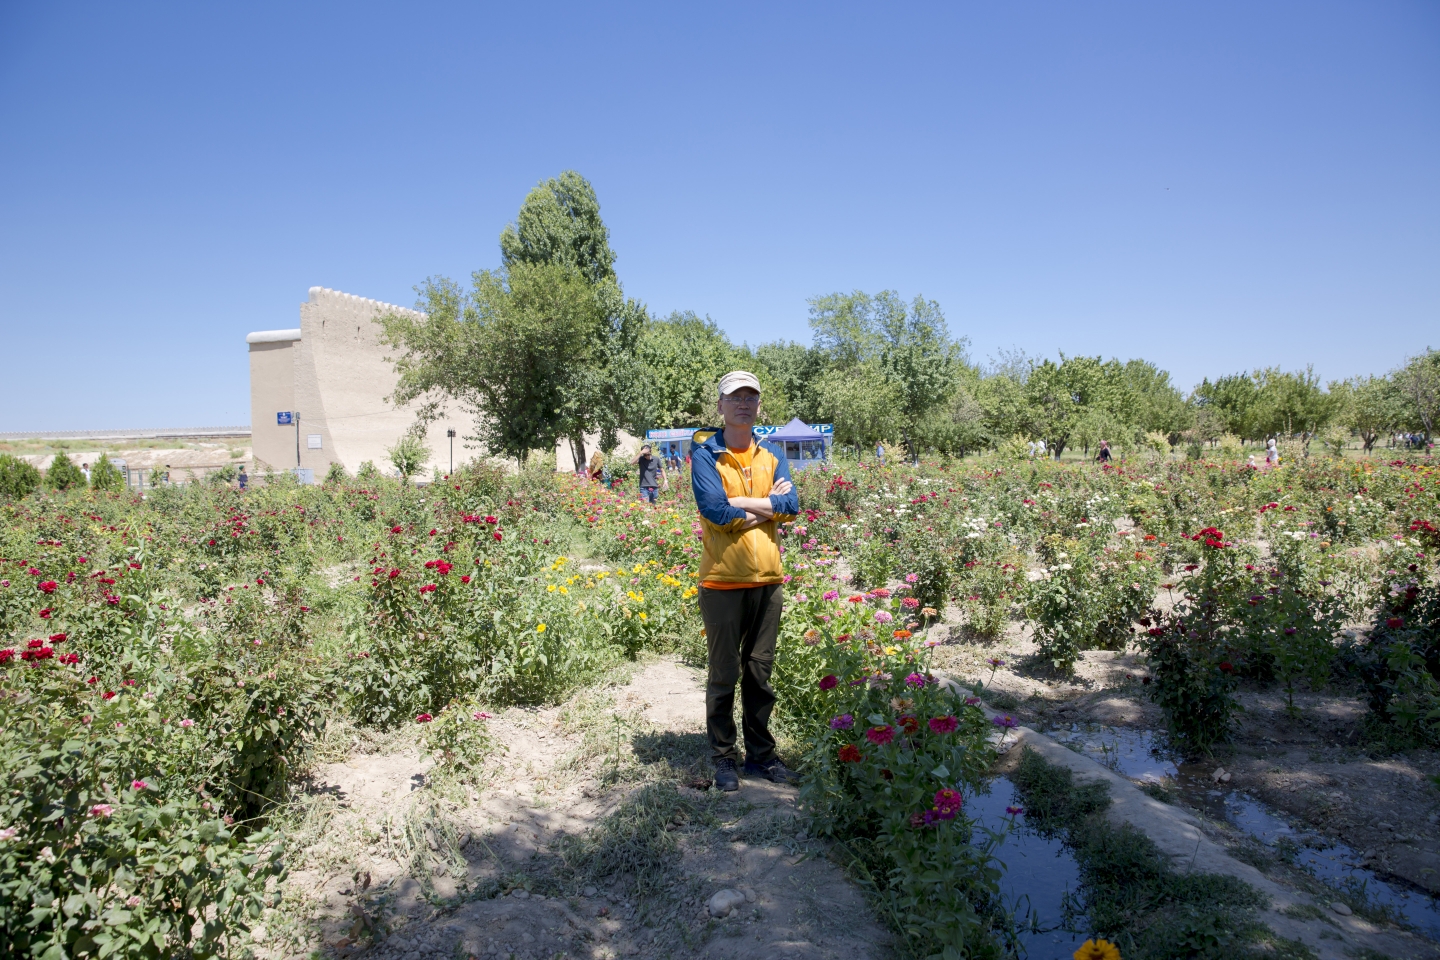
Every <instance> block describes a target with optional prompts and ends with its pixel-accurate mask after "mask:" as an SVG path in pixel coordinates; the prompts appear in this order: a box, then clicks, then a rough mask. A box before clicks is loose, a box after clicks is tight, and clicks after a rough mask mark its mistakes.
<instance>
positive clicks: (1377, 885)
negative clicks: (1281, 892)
mask: <svg viewBox="0 0 1440 960" xmlns="http://www.w3.org/2000/svg"><path fill="white" fill-rule="evenodd" d="M1045 734H1046V736H1049V737H1051V738H1052V739H1054V740H1057V741H1059V742H1060V743H1063V744H1065V745H1066V746H1068V747H1069V748H1070V749H1072V750H1075V751H1077V752H1079V753H1081V754H1083V755H1085V756H1088V757H1090V758H1092V759H1093V760H1095V761H1096V762H1097V763H1100V764H1102V765H1104V766H1106V767H1109V768H1110V769H1111V770H1114V771H1115V772H1116V773H1118V774H1120V775H1121V776H1122V777H1125V778H1126V779H1128V780H1131V781H1133V782H1135V783H1139V784H1145V783H1155V784H1160V783H1165V782H1167V781H1168V782H1169V783H1171V784H1174V785H1175V786H1176V787H1178V788H1179V790H1180V793H1181V795H1182V796H1183V797H1184V798H1185V802H1186V803H1187V804H1188V805H1190V806H1192V807H1194V808H1196V809H1198V810H1200V811H1201V812H1203V813H1205V814H1206V815H1207V816H1209V817H1211V818H1213V819H1217V820H1224V821H1225V822H1227V823H1229V824H1231V825H1232V826H1234V827H1236V828H1237V829H1239V830H1242V831H1244V832H1245V833H1247V834H1249V835H1250V836H1252V837H1254V838H1255V839H1256V840H1259V841H1260V842H1261V843H1263V844H1265V845H1266V846H1269V847H1273V848H1277V849H1278V850H1279V851H1280V852H1282V853H1285V854H1289V853H1291V852H1293V853H1294V858H1295V863H1296V864H1298V865H1300V866H1302V867H1305V868H1306V869H1308V870H1310V871H1311V872H1312V873H1313V874H1314V875H1315V876H1316V877H1318V878H1319V879H1320V880H1322V881H1324V882H1325V883H1327V884H1329V885H1331V886H1333V887H1336V888H1339V889H1341V890H1346V891H1349V892H1351V893H1353V894H1355V895H1363V896H1365V897H1367V898H1368V899H1369V900H1370V902H1371V903H1372V904H1375V905H1376V906H1379V907H1383V908H1388V909H1389V910H1390V911H1391V912H1392V913H1393V914H1394V915H1395V916H1397V917H1400V918H1402V919H1403V920H1404V922H1406V923H1408V924H1409V925H1410V926H1411V927H1413V928H1414V929H1415V930H1417V931H1419V932H1420V933H1422V934H1424V935H1425V936H1427V937H1430V938H1431V939H1434V940H1440V902H1437V901H1436V899H1435V898H1433V897H1431V896H1429V895H1428V894H1425V893H1423V892H1420V891H1417V890H1411V889H1408V888H1406V887H1403V886H1400V885H1396V884H1390V883H1386V882H1385V881H1384V880H1381V879H1380V878H1379V877H1377V876H1376V875H1375V874H1374V873H1373V872H1372V871H1370V870H1367V869H1366V868H1365V867H1364V866H1363V863H1362V860H1361V857H1360V854H1359V853H1358V852H1357V851H1355V850H1352V849H1351V848H1350V847H1348V846H1346V845H1345V844H1343V843H1333V842H1331V841H1330V840H1328V839H1327V838H1324V837H1320V836H1317V835H1316V834H1314V833H1312V832H1309V831H1307V830H1304V829H1301V828H1297V827H1295V826H1293V825H1292V824H1291V823H1290V822H1289V821H1288V820H1286V819H1285V817H1284V816H1282V815H1281V814H1280V813H1278V812H1276V811H1275V810H1272V809H1271V808H1270V807H1268V806H1266V805H1265V804H1264V803H1262V802H1260V801H1259V800H1257V799H1255V798H1254V797H1251V796H1249V795H1248V794H1244V793H1241V792H1240V791H1238V790H1231V789H1228V788H1223V789H1222V788H1221V787H1220V785H1217V784H1216V783H1215V782H1214V781H1213V780H1212V779H1211V778H1210V770H1209V769H1208V768H1207V767H1204V766H1200V765H1195V764H1188V763H1184V762H1180V761H1178V760H1177V759H1176V758H1175V756H1174V755H1173V754H1172V753H1171V752H1170V751H1169V749H1168V748H1167V746H1166V744H1165V738H1164V736H1163V735H1161V734H1157V733H1155V732H1154V731H1151V730H1131V729H1127V728H1123V727H1109V726H1105V725H1103V724H1095V723H1086V724H1079V723H1076V724H1071V725H1070V726H1069V727H1065V728H1059V729H1055V730H1047V731H1045Z"/></svg>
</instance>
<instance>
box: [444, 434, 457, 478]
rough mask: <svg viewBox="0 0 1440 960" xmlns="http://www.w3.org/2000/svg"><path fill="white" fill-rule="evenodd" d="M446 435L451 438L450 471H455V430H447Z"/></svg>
mask: <svg viewBox="0 0 1440 960" xmlns="http://www.w3.org/2000/svg"><path fill="white" fill-rule="evenodd" d="M445 436H447V437H449V438H450V472H451V473H454V472H455V431H454V430H446V431H445Z"/></svg>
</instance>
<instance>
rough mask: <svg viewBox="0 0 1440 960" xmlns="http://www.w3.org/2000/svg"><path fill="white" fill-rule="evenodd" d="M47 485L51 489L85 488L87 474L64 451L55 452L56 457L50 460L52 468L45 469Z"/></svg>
mask: <svg viewBox="0 0 1440 960" xmlns="http://www.w3.org/2000/svg"><path fill="white" fill-rule="evenodd" d="M45 486H47V487H49V488H50V489H51V490H69V489H70V488H71V487H79V488H81V489H84V487H85V474H84V473H83V472H81V470H80V468H79V467H77V466H75V464H73V463H71V462H70V458H69V457H67V456H66V455H65V453H64V452H63V451H62V452H60V453H57V454H55V459H54V460H51V461H50V469H49V470H46V471H45Z"/></svg>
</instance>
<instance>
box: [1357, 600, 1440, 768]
mask: <svg viewBox="0 0 1440 960" xmlns="http://www.w3.org/2000/svg"><path fill="white" fill-rule="evenodd" d="M1341 663H1342V666H1343V667H1344V668H1345V669H1346V671H1347V672H1348V673H1350V674H1351V675H1352V676H1354V677H1356V678H1357V679H1359V680H1360V682H1361V683H1362V684H1363V686H1364V688H1365V692H1366V695H1367V699H1368V701H1369V706H1370V711H1371V716H1372V717H1373V718H1374V719H1375V720H1376V721H1377V722H1378V723H1380V724H1382V725H1384V726H1388V727H1390V728H1393V729H1394V730H1395V731H1396V732H1397V733H1398V734H1400V735H1401V737H1403V738H1408V739H1409V740H1411V741H1412V742H1414V743H1423V744H1426V745H1430V746H1434V745H1436V744H1440V587H1436V586H1433V585H1432V586H1425V587H1421V586H1420V585H1419V584H1418V583H1416V582H1410V583H1407V584H1405V585H1404V586H1403V588H1402V590H1400V591H1397V595H1396V596H1394V597H1393V598H1391V599H1390V600H1389V602H1387V603H1386V604H1384V606H1383V607H1382V608H1381V610H1380V611H1379V612H1378V613H1377V615H1376V618H1375V622H1374V625H1373V626H1372V627H1371V629H1370V635H1369V637H1368V638H1367V639H1366V640H1365V641H1363V642H1361V643H1354V644H1350V645H1348V646H1347V647H1346V649H1345V650H1344V651H1343V653H1342V656H1341Z"/></svg>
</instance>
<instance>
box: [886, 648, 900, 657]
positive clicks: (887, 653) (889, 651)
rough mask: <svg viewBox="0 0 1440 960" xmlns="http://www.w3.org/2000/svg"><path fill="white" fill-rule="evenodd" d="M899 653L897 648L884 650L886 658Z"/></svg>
mask: <svg viewBox="0 0 1440 960" xmlns="http://www.w3.org/2000/svg"><path fill="white" fill-rule="evenodd" d="M899 652H900V648H899V647H886V648H885V656H887V657H893V656H895V654H897V653H899Z"/></svg>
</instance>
